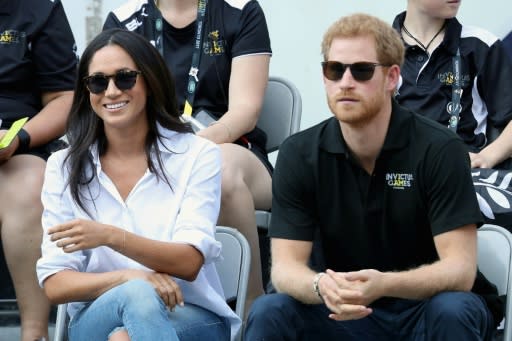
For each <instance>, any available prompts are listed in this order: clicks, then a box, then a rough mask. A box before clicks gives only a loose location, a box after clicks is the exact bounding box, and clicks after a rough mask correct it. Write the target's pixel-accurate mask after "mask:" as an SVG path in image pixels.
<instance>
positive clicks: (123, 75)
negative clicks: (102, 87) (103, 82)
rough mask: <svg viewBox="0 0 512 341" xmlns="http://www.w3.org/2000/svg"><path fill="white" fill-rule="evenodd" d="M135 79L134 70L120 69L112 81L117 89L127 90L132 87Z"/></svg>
mask: <svg viewBox="0 0 512 341" xmlns="http://www.w3.org/2000/svg"><path fill="white" fill-rule="evenodd" d="M136 81H137V72H136V71H120V72H118V73H117V74H116V75H115V78H114V82H115V83H116V86H117V88H118V89H119V90H128V89H131V88H133V86H134V85H135V82H136Z"/></svg>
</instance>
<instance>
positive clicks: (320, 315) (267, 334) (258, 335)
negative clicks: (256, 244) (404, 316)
mask: <svg viewBox="0 0 512 341" xmlns="http://www.w3.org/2000/svg"><path fill="white" fill-rule="evenodd" d="M329 314H330V311H329V309H328V308H327V307H326V306H325V305H324V304H315V305H310V304H304V303H301V302H299V301H298V300H296V299H294V298H292V297H290V296H288V295H285V294H269V295H264V296H261V297H259V298H258V299H257V300H256V301H255V302H254V303H253V305H252V307H251V311H250V313H249V317H248V319H247V326H246V331H245V337H246V339H248V340H263V339H265V340H266V339H269V340H290V341H292V340H293V341H295V340H345V341H351V340H353V341H359V340H365V341H371V340H375V341H383V340H386V338H385V337H384V336H385V333H384V332H383V330H382V329H381V328H380V325H379V324H378V323H376V321H375V320H374V319H370V318H364V319H360V320H353V321H335V320H332V319H330V318H329ZM390 340H391V339H390Z"/></svg>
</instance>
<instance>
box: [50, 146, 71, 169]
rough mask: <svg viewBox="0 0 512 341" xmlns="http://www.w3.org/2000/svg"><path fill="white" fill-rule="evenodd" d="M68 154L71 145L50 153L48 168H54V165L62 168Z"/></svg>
mask: <svg viewBox="0 0 512 341" xmlns="http://www.w3.org/2000/svg"><path fill="white" fill-rule="evenodd" d="M68 154H69V147H67V148H64V149H60V150H58V151H56V152H53V153H52V154H51V155H50V157H48V160H46V165H47V168H52V167H59V168H61V166H62V164H63V163H64V161H65V159H66V157H67V156H68Z"/></svg>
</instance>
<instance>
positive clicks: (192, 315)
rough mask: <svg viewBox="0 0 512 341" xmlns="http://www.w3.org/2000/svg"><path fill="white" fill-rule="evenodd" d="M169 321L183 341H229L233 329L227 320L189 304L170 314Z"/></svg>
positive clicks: (178, 307) (177, 308)
mask: <svg viewBox="0 0 512 341" xmlns="http://www.w3.org/2000/svg"><path fill="white" fill-rule="evenodd" d="M169 319H170V321H171V325H172V326H173V328H174V330H176V334H178V337H179V339H180V340H182V341H187V340H190V341H195V340H229V338H230V333H231V328H230V323H229V321H228V320H227V319H226V318H223V317H220V316H218V315H216V314H214V313H212V312H211V311H209V310H206V309H204V308H201V307H199V306H196V305H194V304H190V303H187V304H185V306H183V307H180V306H176V308H175V309H174V311H171V312H169Z"/></svg>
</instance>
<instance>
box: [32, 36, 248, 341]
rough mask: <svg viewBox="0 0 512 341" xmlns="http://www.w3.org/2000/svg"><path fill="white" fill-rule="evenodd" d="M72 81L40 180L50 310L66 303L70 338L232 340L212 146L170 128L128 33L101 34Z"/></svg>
mask: <svg viewBox="0 0 512 341" xmlns="http://www.w3.org/2000/svg"><path fill="white" fill-rule="evenodd" d="M78 78H79V79H80V80H82V81H80V82H78V83H77V86H76V89H75V97H74V99H73V106H72V108H71V113H70V117H69V122H68V132H67V136H68V139H69V143H70V147H69V148H68V149H66V150H62V151H59V152H57V153H55V154H53V155H52V156H51V157H50V159H49V160H48V167H47V170H46V173H45V181H44V185H43V192H42V202H43V206H44V212H43V228H44V238H43V244H42V253H43V254H42V257H41V259H39V261H38V263H37V274H38V277H39V281H40V284H41V285H42V286H44V290H45V292H46V294H47V295H48V297H49V298H50V300H51V301H52V302H53V303H55V304H57V303H63V302H73V303H71V304H70V305H69V308H68V313H69V314H70V316H71V322H70V324H69V328H68V329H69V336H70V339H71V340H78V341H79V340H87V341H88V340H107V339H110V338H111V337H112V339H111V340H114V339H115V338H116V337H117V338H118V340H119V338H121V339H125V340H133V341H135V340H178V338H179V339H180V340H206V339H208V340H226V339H229V335H230V334H231V335H233V336H234V335H236V332H237V330H238V329H239V327H240V320H239V319H238V317H237V316H236V315H235V314H234V312H233V311H232V310H231V309H230V307H229V306H228V305H227V303H226V301H225V299H224V297H223V293H222V287H221V284H220V280H219V278H218V275H217V272H216V269H215V264H214V261H215V260H216V259H217V258H218V257H219V256H220V252H221V245H220V243H219V242H218V241H216V240H215V223H216V220H217V216H218V212H219V206H220V170H221V160H220V152H219V148H218V147H217V146H216V145H215V144H213V143H211V142H210V141H208V140H206V139H203V138H200V137H197V136H195V135H194V134H192V131H191V128H190V127H189V126H188V125H186V124H183V123H182V122H181V121H180V118H179V116H180V114H179V113H178V111H177V105H176V99H175V96H172V95H171V94H174V92H175V89H174V84H173V82H172V78H171V76H170V74H169V71H168V69H167V67H166V65H165V63H164V61H163V59H162V58H161V57H160V55H159V54H158V52H157V50H156V49H154V48H153V47H152V46H151V44H149V42H147V40H146V39H144V38H143V37H142V36H140V35H138V34H135V33H132V32H128V31H125V30H119V29H118V30H107V31H104V32H102V33H101V34H100V35H98V36H97V37H96V38H95V39H94V40H93V41H92V42H91V43H90V45H89V46H88V47H87V48H86V50H85V51H84V53H83V55H82V59H81V62H80V65H79V69H78ZM230 330H231V332H230Z"/></svg>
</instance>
